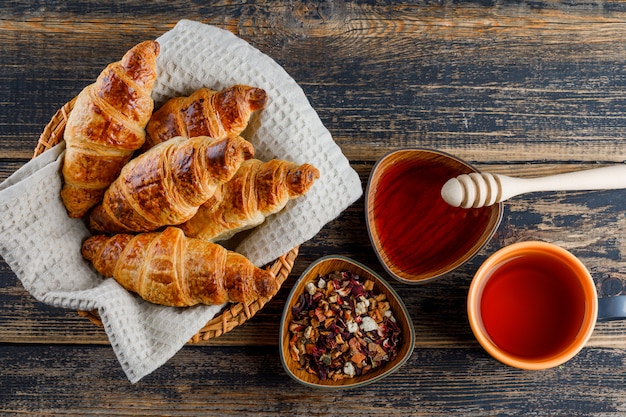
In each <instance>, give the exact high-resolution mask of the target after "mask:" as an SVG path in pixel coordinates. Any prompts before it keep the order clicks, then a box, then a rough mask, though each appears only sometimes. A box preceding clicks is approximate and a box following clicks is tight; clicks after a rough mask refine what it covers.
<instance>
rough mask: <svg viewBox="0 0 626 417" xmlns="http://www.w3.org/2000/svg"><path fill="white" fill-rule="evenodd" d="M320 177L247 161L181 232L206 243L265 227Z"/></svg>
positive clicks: (280, 164) (307, 170)
mask: <svg viewBox="0 0 626 417" xmlns="http://www.w3.org/2000/svg"><path fill="white" fill-rule="evenodd" d="M319 175H320V174H319V171H318V170H317V168H315V167H314V166H312V165H309V164H303V165H298V164H295V163H293V162H288V161H282V160H278V159H273V160H271V161H268V162H262V161H259V160H258V159H250V160H247V161H245V162H244V163H243V164H242V165H241V168H239V171H237V173H236V174H235V176H234V177H233V178H232V179H231V180H230V181H228V182H227V183H225V184H222V185H221V186H220V187H219V188H218V190H217V191H216V192H215V194H214V195H213V197H211V198H210V199H209V200H207V202H206V203H204V204H203V205H202V206H200V208H199V209H198V212H197V213H196V214H195V216H193V217H192V218H191V220H188V221H187V222H185V223H183V224H182V225H181V228H182V229H183V231H184V232H185V234H186V235H187V236H191V237H197V238H200V239H204V240H209V241H218V240H224V239H229V238H230V237H232V236H233V235H234V234H235V233H237V232H240V231H242V230H246V229H250V228H252V227H254V226H257V225H259V224H261V223H263V221H264V220H265V218H266V217H267V216H269V215H270V214H274V213H277V212H279V211H280V210H282V209H283V208H284V207H285V205H286V204H287V202H288V201H289V200H291V199H293V198H296V197H299V196H301V195H304V194H305V193H306V192H307V191H308V190H309V189H310V188H311V186H312V185H313V182H314V181H315V180H316V179H317V178H319Z"/></svg>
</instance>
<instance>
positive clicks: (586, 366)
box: [0, 346, 626, 416]
mask: <svg viewBox="0 0 626 417" xmlns="http://www.w3.org/2000/svg"><path fill="white" fill-rule="evenodd" d="M624 354H625V352H624V350H619V349H584V350H583V351H582V352H581V353H580V354H579V355H578V356H577V357H575V358H574V359H572V360H571V361H569V362H567V363H566V364H564V365H563V366H561V367H557V368H553V369H549V370H546V371H537V372H528V371H521V370H516V369H513V368H509V367H507V366H504V365H502V364H500V363H498V362H496V361H495V360H493V359H492V358H490V357H488V356H487V355H486V354H484V352H482V351H481V350H478V349H449V350H445V351H442V350H441V349H418V350H416V351H415V352H414V354H413V355H412V357H411V359H410V360H409V362H408V363H407V364H406V365H405V366H404V367H402V368H401V369H400V370H399V371H397V372H396V373H394V374H392V375H391V376H389V377H387V378H386V379H385V380H384V381H382V382H379V383H376V384H373V385H369V386H366V387H362V388H358V389H353V390H339V391H327V390H311V389H310V388H307V387H304V386H301V385H299V384H297V383H296V382H295V381H292V380H291V379H290V378H289V377H288V376H287V375H286V374H285V372H284V370H283V369H282V367H281V365H280V361H279V360H278V353H277V351H276V349H275V348H273V347H261V348H255V349H249V348H216V347H186V348H184V349H183V350H182V351H180V352H179V353H178V354H177V355H176V356H175V357H174V358H172V359H171V360H170V361H169V362H168V363H167V364H165V365H164V366H163V367H162V368H160V369H158V370H157V371H155V372H154V373H153V374H151V375H148V376H147V377H145V378H144V379H143V380H141V381H139V382H138V383H137V384H135V385H130V384H129V383H128V381H126V380H125V379H124V378H125V377H124V374H123V372H122V371H121V369H120V368H119V366H118V364H117V362H116V359H115V357H114V355H113V353H112V352H111V350H110V349H109V348H107V347H96V346H90V347H89V346H35V347H22V346H0V368H1V369H2V370H3V372H2V375H1V376H0V384H1V385H2V387H3V389H2V390H0V410H1V411H3V412H6V413H14V414H20V413H24V414H27V413H32V414H41V413H43V414H55V413H61V414H80V415H99V414H105V415H111V416H112V415H128V414H129V413H133V414H140V415H241V413H245V414H247V415H342V416H362V415H374V414H381V415H382V414H384V415H386V416H406V415H429V416H446V415H451V414H453V415H496V414H497V415H513V414H514V415H520V414H521V415H536V414H539V415H553V416H572V415H602V416H617V415H622V414H623V413H624V411H625V406H624V402H623V393H622V387H623V384H624V383H625V382H626V380H625V376H624V373H623V372H619V371H618V372H616V371H615V370H616V369H619V368H621V366H622V361H623V357H624ZM25 364H27V366H24V365H25Z"/></svg>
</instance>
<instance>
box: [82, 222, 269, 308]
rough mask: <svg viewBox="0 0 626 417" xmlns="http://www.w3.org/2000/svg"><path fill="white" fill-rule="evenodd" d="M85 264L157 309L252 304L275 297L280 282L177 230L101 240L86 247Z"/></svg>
mask: <svg viewBox="0 0 626 417" xmlns="http://www.w3.org/2000/svg"><path fill="white" fill-rule="evenodd" d="M82 254H83V257H85V259H87V260H90V261H91V262H92V263H93V266H94V267H95V269H96V270H97V271H98V272H99V273H101V274H102V275H104V276H105V277H112V278H114V279H115V280H116V281H117V282H118V283H120V284H121V285H122V286H123V287H124V288H126V289H127V290H129V291H132V292H135V293H137V294H138V295H139V296H140V297H142V298H143V299H144V300H146V301H150V302H152V303H155V304H160V305H166V306H174V307H186V306H193V305H196V304H222V303H225V302H228V301H234V302H244V303H247V302H250V301H253V300H255V299H256V298H258V297H267V296H271V295H272V294H273V293H274V292H276V291H277V290H278V286H279V284H278V282H277V281H276V279H275V278H274V276H273V275H272V274H271V273H270V272H269V271H267V270H263V269H260V268H257V267H256V266H254V265H253V264H252V263H251V262H250V261H249V260H248V259H247V258H246V257H245V256H243V255H241V254H238V253H236V252H231V251H228V250H226V249H224V248H223V247H222V246H220V245H218V244H216V243H211V242H207V241H204V240H201V239H192V238H187V237H185V235H184V233H183V232H182V231H181V230H180V229H178V228H176V227H168V228H166V229H165V230H164V231H163V232H152V233H140V234H138V235H130V234H118V235H114V236H111V237H108V236H104V235H96V236H92V237H90V238H88V239H87V240H86V241H85V242H84V243H83V246H82Z"/></svg>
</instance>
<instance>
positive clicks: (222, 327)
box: [33, 98, 299, 343]
mask: <svg viewBox="0 0 626 417" xmlns="http://www.w3.org/2000/svg"><path fill="white" fill-rule="evenodd" d="M75 101H76V99H75V98H74V99H73V100H72V101H70V102H69V103H67V104H65V105H64V106H63V107H61V108H60V109H59V110H58V111H57V112H56V114H55V115H54V117H52V120H50V122H49V123H48V125H46V127H45V129H44V131H43V133H42V134H41V137H40V138H39V141H38V143H37V147H36V148H35V152H34V155H33V158H34V157H36V156H38V155H40V154H41V153H43V152H45V151H46V150H48V149H50V148H51V147H53V146H54V145H56V144H57V143H59V142H60V141H61V140H63V131H64V129H65V124H66V123H67V118H68V116H69V114H70V111H71V110H72V107H73V106H74V102H75ZM298 249H299V247H295V248H293V249H292V250H290V251H289V252H287V253H286V254H284V255H283V256H281V257H279V258H278V259H277V260H276V261H274V262H273V263H272V264H271V265H270V266H269V270H270V272H271V273H272V274H273V275H274V276H275V277H276V280H277V281H278V283H279V286H278V289H280V287H281V286H282V284H283V283H284V282H285V280H286V279H287V277H288V276H289V274H290V273H291V270H292V268H293V264H294V262H295V260H296V257H297V256H298ZM278 289H277V290H276V292H278ZM275 295H276V293H274V294H271V296H269V297H260V298H258V299H256V300H254V301H252V302H250V303H233V304H229V305H227V306H226V307H225V308H224V310H222V312H221V313H220V314H218V315H216V316H215V317H214V318H213V319H212V320H210V321H209V322H208V323H207V324H206V325H205V326H204V327H203V328H202V329H200V331H199V332H198V333H196V334H195V335H194V337H192V338H191V340H190V341H189V343H197V342H199V341H203V340H209V339H213V338H216V337H219V336H221V335H223V334H224V333H227V332H229V331H231V330H233V329H234V328H235V327H237V326H240V325H242V324H243V323H245V322H246V321H247V320H249V319H250V318H251V317H253V316H254V315H255V314H256V313H257V312H258V311H259V310H260V309H261V308H263V306H265V304H266V303H267V302H268V301H269V300H271V299H272V298H273V297H274V296H275ZM78 314H80V315H81V316H83V317H86V318H88V319H89V320H90V321H91V322H92V323H94V324H96V325H98V326H102V321H100V317H99V316H98V314H97V312H95V311H79V312H78Z"/></svg>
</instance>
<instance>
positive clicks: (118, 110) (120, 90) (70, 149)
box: [61, 41, 160, 217]
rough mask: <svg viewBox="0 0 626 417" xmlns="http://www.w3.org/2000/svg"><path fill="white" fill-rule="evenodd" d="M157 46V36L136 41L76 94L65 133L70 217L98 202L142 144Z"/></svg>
mask: <svg viewBox="0 0 626 417" xmlns="http://www.w3.org/2000/svg"><path fill="white" fill-rule="evenodd" d="M159 51H160V47H159V44H158V43H157V42H155V41H146V42H142V43H140V44H138V45H136V46H135V47H133V48H132V49H130V50H129V51H128V52H127V53H126V54H125V55H124V57H123V58H122V59H121V61H118V62H115V63H112V64H109V65H108V66H107V67H106V68H105V69H104V70H103V71H102V73H101V74H100V75H99V76H98V78H97V80H96V82H95V83H93V84H91V85H89V86H87V87H86V88H85V89H83V90H82V91H81V92H80V93H79V94H78V97H77V98H76V102H75V103H74V108H73V109H72V111H71V112H70V115H69V117H68V120H67V124H66V126H65V132H64V135H63V138H64V140H65V143H66V151H65V157H64V163H63V179H64V185H63V187H62V190H61V198H62V200H63V203H64V205H65V207H66V209H67V212H68V215H69V216H70V217H82V216H83V215H85V214H86V213H87V211H88V210H89V209H90V208H91V207H93V206H94V205H95V204H97V203H98V202H99V201H100V200H101V199H102V195H103V194H104V191H105V190H106V188H107V187H108V186H109V184H111V182H113V180H114V179H115V178H116V177H117V176H118V175H119V173H120V170H121V169H122V167H123V166H124V164H126V162H127V161H128V160H129V159H130V157H131V156H132V154H133V152H134V151H135V150H137V149H139V148H141V146H142V145H143V143H144V141H145V137H146V134H145V126H146V123H147V122H148V120H149V119H150V115H151V114H152V110H153V108H154V102H153V101H152V97H151V94H152V88H153V86H154V82H155V80H156V58H157V55H158V54H159Z"/></svg>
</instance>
